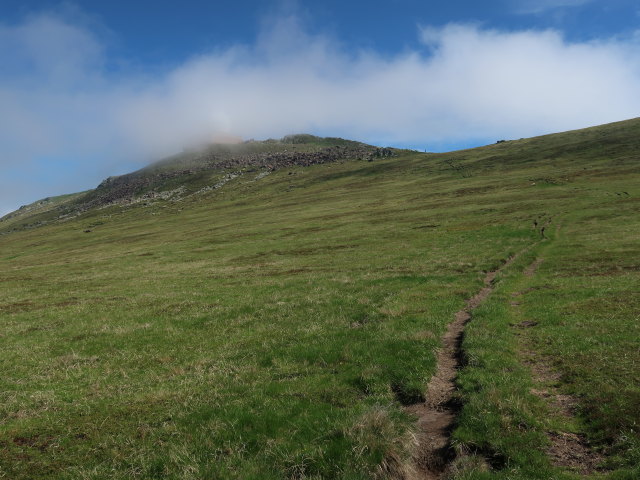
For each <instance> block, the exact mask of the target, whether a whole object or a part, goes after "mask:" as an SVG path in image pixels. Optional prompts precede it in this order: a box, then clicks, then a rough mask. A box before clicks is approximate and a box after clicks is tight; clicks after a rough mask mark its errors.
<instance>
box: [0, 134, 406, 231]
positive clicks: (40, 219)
mask: <svg viewBox="0 0 640 480" xmlns="http://www.w3.org/2000/svg"><path fill="white" fill-rule="evenodd" d="M394 155H395V151H394V150H393V149H391V148H378V147H374V146H371V145H367V144H364V143H360V142H355V141H350V140H344V139H340V138H321V137H316V136H313V135H308V134H298V135H288V136H286V137H284V138H282V139H280V140H272V139H270V140H265V141H254V140H249V141H245V142H242V143H239V144H213V145H209V146H207V147H204V148H201V149H198V150H185V151H184V152H183V153H181V154H178V155H174V156H172V157H169V158H166V159H164V160H160V161H158V162H155V163H152V164H151V165H149V166H147V167H144V168H142V169H140V170H138V171H135V172H132V173H128V174H125V175H120V176H115V177H108V178H106V179H105V180H103V181H102V182H101V183H100V184H99V185H98V186H97V187H96V188H95V189H93V190H90V191H87V192H84V193H81V194H75V195H71V196H70V197H73V198H70V199H69V200H65V201H63V202H61V201H56V202H52V200H50V199H49V198H46V199H43V200H40V201H38V202H34V203H33V204H31V205H28V206H23V207H21V208H20V209H19V210H17V211H15V212H12V213H10V214H8V215H6V216H5V217H3V218H2V219H0V223H3V222H5V221H8V220H12V219H13V221H11V222H10V223H11V226H8V230H6V232H5V233H8V232H9V231H12V230H17V229H23V228H34V227H38V226H41V225H44V224H47V223H50V222H51V221H66V220H70V219H71V218H74V217H76V216H77V215H79V214H81V213H82V212H86V211H88V210H91V209H94V208H104V207H108V206H113V205H120V206H124V205H131V204H134V203H135V204H139V203H142V204H145V205H146V204H147V203H153V202H155V201H160V200H165V201H166V200H171V201H178V200H180V199H181V198H183V197H184V196H187V195H194V194H203V193H206V192H209V191H212V190H216V189H219V188H222V186H224V185H225V184H226V183H227V182H229V181H230V180H233V179H234V178H237V177H238V176H240V175H242V174H243V173H249V172H257V174H256V175H254V178H255V180H258V179H260V178H263V177H264V176H266V175H267V174H269V173H271V172H274V171H277V170H279V169H282V168H292V167H309V166H312V165H319V164H326V163H332V162H339V161H344V160H361V161H362V160H365V161H373V160H375V159H378V158H384V157H391V156H394ZM217 173H219V174H220V175H221V176H220V177H219V178H218V180H210V178H211V176H212V175H213V177H214V179H215V176H216V174H217ZM208 179H209V180H208ZM255 180H254V181H255ZM203 182H204V184H203ZM16 222H19V223H21V224H18V223H16Z"/></svg>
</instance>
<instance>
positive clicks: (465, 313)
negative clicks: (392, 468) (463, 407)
mask: <svg viewBox="0 0 640 480" xmlns="http://www.w3.org/2000/svg"><path fill="white" fill-rule="evenodd" d="M519 255H520V254H518V255H515V256H513V257H511V258H509V260H507V262H505V263H504V264H503V265H502V266H501V267H500V268H498V269H496V270H494V271H491V272H489V273H487V274H486V276H485V277H484V287H483V288H482V289H481V290H480V291H479V292H478V293H477V294H476V295H474V296H473V297H471V298H470V299H469V300H468V301H467V305H466V307H465V308H463V309H462V310H460V311H458V312H457V313H456V314H455V319H454V321H453V322H451V323H450V324H449V326H448V327H447V331H446V333H445V334H444V336H443V337H442V348H441V349H440V350H439V351H438V354H437V367H436V373H435V374H434V376H433V377H432V378H431V380H430V381H429V384H428V386H427V393H426V397H427V400H426V402H425V403H421V404H416V405H412V406H410V407H408V410H409V411H410V412H411V413H414V414H415V415H416V416H417V417H418V422H417V425H418V449H417V454H416V456H415V458H414V462H415V464H414V467H415V470H416V471H417V477H416V478H417V479H419V480H437V479H440V478H442V477H443V476H444V475H445V474H446V471H447V467H448V465H449V464H450V462H451V460H452V459H453V456H454V454H453V451H452V449H451V447H450V445H449V437H450V433H451V430H452V428H453V426H454V421H455V417H456V410H457V407H456V406H455V405H452V403H453V393H454V391H455V389H456V385H455V380H456V376H457V371H458V369H459V368H460V367H461V353H462V352H461V343H462V337H463V332H464V327H465V325H466V324H467V323H468V322H469V321H470V320H471V313H472V312H473V310H474V309H476V308H477V307H478V306H479V305H480V304H481V303H482V302H483V301H484V300H485V299H486V298H487V297H488V296H489V294H490V293H491V291H492V290H493V288H494V287H493V282H494V280H495V278H496V275H497V274H498V273H499V272H500V271H502V270H503V269H504V268H506V267H508V266H509V265H510V264H511V263H513V261H514V260H515V259H516V258H517V257H518V256H519Z"/></svg>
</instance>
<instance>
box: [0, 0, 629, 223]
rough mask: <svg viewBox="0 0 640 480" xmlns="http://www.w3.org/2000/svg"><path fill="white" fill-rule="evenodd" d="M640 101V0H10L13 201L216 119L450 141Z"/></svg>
mask: <svg viewBox="0 0 640 480" xmlns="http://www.w3.org/2000/svg"><path fill="white" fill-rule="evenodd" d="M639 115H640V4H638V2H637V0H487V1H482V2H478V1H476V0H450V1H448V2H442V1H441V0H439V1H431V0H387V1H381V0H369V1H367V2H360V1H351V2H344V1H343V0H341V1H337V0H335V1H334V0H314V1H303V0H298V1H295V0H279V1H264V0H263V1H245V0H236V1H234V2H216V1H204V0H183V1H182V2H169V1H160V0H154V1H150V0H137V1H135V2H131V1H127V2H124V1H118V0H111V1H109V2H104V1H91V0H77V1H75V2H69V1H65V2H55V1H44V0H31V1H30V0H2V2H0V215H3V214H5V213H8V212H10V211H12V210H15V209H16V208H18V207H19V206H20V205H23V204H27V203H30V202H33V201H35V200H37V199H40V198H43V197H47V196H53V195H59V194H63V193H70V192H75V191H82V190H86V189H89V188H94V187H95V186H96V185H97V184H98V183H100V181H101V180H102V179H103V178H105V177H107V176H110V175H117V174H123V173H126V172H128V171H132V170H134V169H137V168H140V167H142V166H144V165H145V164H147V163H149V162H151V161H153V160H157V159H159V158H162V157H164V156H167V155H171V154H174V153H177V152H180V151H182V150H183V149H184V148H185V147H188V146H191V145H198V144H202V143H203V142H208V141H212V140H213V139H215V138H216V137H219V136H221V135H234V136H240V137H242V138H245V139H249V138H255V139H265V138H279V137H282V136H284V135H287V134H290V133H300V132H307V133H313V134H316V135H323V136H325V135H326V136H338V137H344V138H351V139H355V140H360V141H364V142H368V143H371V144H375V145H381V146H396V147H406V148H415V149H418V150H421V151H422V150H428V151H449V150H454V149H459V148H466V147H471V146H478V145H483V144H488V143H493V142H495V141H496V140H499V139H509V138H522V137H529V136H535V135H540V134H545V133H552V132H556V131H564V130H570V129H575V128H582V127H587V126H591V125H598V124H602V123H607V122H612V121H617V120H623V119H627V118H634V117H637V116H639Z"/></svg>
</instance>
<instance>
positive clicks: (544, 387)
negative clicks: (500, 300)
mask: <svg viewBox="0 0 640 480" xmlns="http://www.w3.org/2000/svg"><path fill="white" fill-rule="evenodd" d="M541 262H542V259H537V260H535V261H534V262H533V263H532V264H531V265H529V267H527V268H526V269H525V272H524V273H525V275H527V276H529V277H530V276H532V275H533V274H534V273H535V271H536V269H537V268H538V266H539V265H540V263H541ZM524 293H526V291H525V292H521V293H519V295H522V294H524ZM511 305H512V306H518V305H519V303H516V304H515V305H514V303H513V302H512V304H511ZM535 325H537V322H535V321H532V320H525V321H523V322H520V323H519V324H517V325H516V326H517V327H520V328H530V327H534V326H535ZM524 356H525V360H524V361H525V363H527V364H529V366H530V368H531V376H532V378H533V380H534V382H535V383H536V384H537V385H539V386H540V387H539V388H533V389H531V393H532V394H534V395H535V396H537V397H539V398H541V399H543V400H544V401H545V402H546V403H547V405H549V407H550V408H551V410H552V411H553V413H554V414H555V415H559V416H561V417H565V418H572V417H574V416H575V414H576V410H577V406H578V401H577V399H576V398H574V397H573V396H571V395H566V394H563V393H560V391H559V389H558V387H557V385H559V384H560V382H561V375H560V374H559V373H558V372H557V371H556V370H554V369H553V368H552V367H551V365H550V364H549V363H548V361H547V360H545V359H544V358H542V357H541V356H540V355H539V354H537V353H536V352H533V351H528V352H525V353H524ZM546 435H547V438H548V439H549V443H550V447H549V449H548V450H547V455H548V456H549V459H550V460H551V462H552V463H553V464H554V465H555V466H557V467H562V468H566V469H569V470H571V471H573V472H576V473H580V474H582V475H589V474H592V473H595V472H597V471H598V470H599V465H601V464H602V462H603V460H604V457H603V456H602V455H601V454H599V453H598V452H596V451H594V450H593V449H592V448H591V446H590V445H589V443H588V441H587V439H586V438H585V437H584V436H583V435H579V434H576V433H571V432H551V431H550V432H546Z"/></svg>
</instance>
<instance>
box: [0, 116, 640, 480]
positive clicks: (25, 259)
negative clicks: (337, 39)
mask: <svg viewBox="0 0 640 480" xmlns="http://www.w3.org/2000/svg"><path fill="white" fill-rule="evenodd" d="M639 129H640V123H639V122H638V121H632V122H628V123H622V124H617V125H613V126H605V127H602V128H600V129H595V130H591V131H586V132H583V131H580V132H572V133H567V134H561V135H558V136H551V137H542V138H538V139H528V140H521V141H514V142H507V143H505V144H499V145H495V146H488V147H483V148H481V149H475V150H467V151H463V152H455V154H438V155H425V154H418V153H412V152H401V153H400V155H399V156H397V157H394V158H387V159H380V160H376V161H374V162H366V161H357V160H354V161H346V162H343V163H333V164H325V165H316V166H312V167H307V168H301V167H295V168H291V169H287V170H279V171H275V172H273V173H271V174H270V175H268V176H265V177H263V178H261V179H260V180H259V181H256V180H255V172H254V173H245V174H243V175H241V176H239V177H238V178H235V179H233V180H232V181H229V182H228V183H227V184H225V185H224V187H223V188H220V189H215V190H212V191H210V192H207V193H203V194H202V195H197V196H191V197H185V198H183V199H182V200H180V201H177V200H172V199H167V200H159V201H156V202H153V203H152V204H150V205H146V206H145V205H142V204H134V205H131V206H126V207H109V208H105V209H99V210H93V211H89V212H86V213H84V214H82V215H80V216H79V217H77V218H74V219H71V220H69V221H66V222H62V223H54V224H50V225H47V226H45V227H42V228H37V229H32V230H28V231H18V232H13V233H11V234H8V235H2V236H0V271H1V272H2V275H1V277H0V286H1V288H2V298H1V300H0V316H1V319H2V320H1V323H0V338H1V339H2V342H3V349H2V350H1V351H0V369H1V371H2V372H3V374H2V376H1V377H0V476H1V475H4V476H5V477H7V478H12V479H26V478H62V479H66V478H68V479H71V478H73V479H76V478H83V479H98V478H114V479H118V478H121V479H125V478H126V479H131V478H145V479H146V478H168V479H171V478H174V479H178V478H180V479H189V478H193V479H196V478H197V479H200V478H210V479H216V478H219V479H232V478H237V479H248V478H256V479H257V478H260V479H276V478H297V479H303V478H305V479H320V478H343V479H364V478H387V477H391V478H403V477H404V478H410V476H411V471H410V468H409V467H408V465H410V464H411V462H410V458H411V454H412V451H411V450H412V448H413V447H412V445H413V444H414V436H413V435H414V432H413V424H414V422H413V419H412V418H411V417H410V416H409V415H407V414H406V413H405V412H404V408H403V404H406V403H411V402H415V401H418V400H419V399H420V398H422V396H423V395H424V387H425V385H426V383H427V381H428V379H429V378H430V376H431V375H432V373H433V372H434V370H435V355H434V350H435V349H436V348H437V347H438V346H439V339H440V337H441V335H442V333H443V332H444V329H445V326H446V325H447V323H448V322H450V321H451V320H452V318H453V315H454V313H455V312H456V311H457V310H459V309H460V308H461V307H462V306H463V305H464V303H465V300H466V299H467V298H469V297H470V296H471V295H473V294H474V293H475V292H476V291H477V290H478V289H479V288H480V287H481V285H482V278H483V277H484V272H486V271H488V270H491V269H494V268H495V267H496V266H498V265H500V264H501V263H502V262H504V261H505V259H506V258H508V257H509V256H510V255H512V254H513V253H515V252H518V251H521V250H522V249H523V248H525V247H526V246H529V245H532V244H534V243H535V242H537V241H538V240H539V238H540V234H539V232H538V231H536V230H535V229H533V228H532V222H533V220H535V219H537V220H538V221H539V222H540V224H542V223H543V222H545V221H547V220H548V219H549V218H550V217H553V222H554V223H553V225H557V224H558V222H559V221H562V224H563V228H562V230H561V231H560V232H559V233H557V232H553V228H552V229H551V230H550V231H549V232H548V233H549V236H550V239H549V240H547V241H546V242H543V243H542V244H540V246H538V247H536V248H535V249H533V250H530V251H529V252H528V253H527V254H525V255H523V257H522V258H521V259H520V260H519V263H517V264H515V265H513V266H511V267H510V268H509V270H508V271H507V272H505V273H504V274H503V275H502V276H501V277H500V279H499V284H498V288H497V290H496V292H495V294H494V295H493V296H492V297H491V298H490V300H489V301H488V302H487V303H486V304H485V305H483V306H482V307H480V308H479V309H478V310H477V311H476V312H475V313H474V317H475V318H474V321H473V323H472V324H470V326H469V331H468V333H467V335H466V338H465V345H464V346H465V351H466V355H467V359H468V366H467V368H466V369H465V370H464V372H463V374H462V376H461V378H460V386H461V398H462V399H463V401H464V405H465V406H464V408H463V410H462V412H461V416H460V419H459V424H458V428H457V430H456V432H455V434H454V437H453V439H454V442H455V445H456V447H457V448H458V450H459V451H460V452H466V453H468V454H469V455H467V456H460V457H459V459H458V460H457V465H456V470H455V471H456V472H457V473H456V475H457V477H458V478H560V477H557V475H561V473H558V470H557V469H554V468H553V467H552V466H550V465H549V462H548V460H547V459H546V457H545V455H544V448H545V436H544V431H545V429H548V428H550V427H549V425H550V424H549V422H547V420H546V418H547V416H548V412H547V410H546V409H545V408H546V407H545V405H543V404H542V403H541V402H540V401H538V400H537V399H536V398H535V397H533V396H532V395H531V394H530V393H529V389H530V388H531V386H532V381H531V378H530V375H529V374H528V372H527V368H526V366H525V365H523V363H522V362H521V358H520V356H519V351H521V350H522V349H523V348H525V346H526V348H531V349H533V350H535V351H536V352H539V353H540V354H541V355H545V356H547V357H549V358H550V359H551V361H552V362H553V364H554V365H556V366H557V368H558V369H559V370H560V371H561V372H562V373H563V379H564V380H563V387H562V388H566V389H567V391H570V392H572V393H573V394H575V395H577V396H578V397H579V398H580V405H581V410H580V412H579V416H578V420H577V424H576V426H575V427H574V428H575V429H578V430H580V431H582V432H585V433H586V434H588V435H589V438H591V439H593V441H594V443H595V444H596V445H598V447H599V448H602V449H603V450H604V451H606V452H607V453H608V454H609V464H608V466H609V468H610V469H612V471H614V472H615V473H613V474H612V475H611V478H631V477H629V475H632V473H629V472H633V471H634V470H633V468H634V465H636V464H637V459H638V456H637V455H638V445H639V444H638V438H640V437H638V432H637V410H636V407H635V405H637V385H638V381H637V374H638V369H637V365H638V360H640V359H639V358H638V351H637V346H636V344H635V343H634V342H633V339H634V338H637V332H636V330H635V329H636V327H637V322H636V320H637V308H636V307H637V302H636V298H635V292H634V289H633V285H635V284H637V283H638V282H637V279H638V270H637V265H636V262H635V259H636V258H637V253H638V252H637V245H638V242H637V240H638V239H637V234H636V233H635V232H637V231H639V230H638V229H637V228H636V227H637V223H638V215H637V206H638V201H637V198H639V197H640V191H639V190H638V188H637V186H636V185H638V177H639V175H638V174H639V173H640V172H638V170H637V156H636V153H634V152H637V147H638V145H637V143H638V140H637V139H638V138H640V137H638V135H637V132H638V130H639ZM452 157H454V162H453V163H452V162H451V161H450V160H451V158H452ZM289 172H291V175H289ZM540 179H542V180H540ZM198 181H199V180H198ZM623 191H626V192H628V195H625V196H619V195H616V193H617V192H618V193H619V192H623ZM38 215H44V214H43V213H42V212H39V213H38ZM87 229H90V230H91V232H88V233H85V230H87ZM536 254H540V255H543V256H544V257H545V262H544V263H543V264H542V266H541V268H540V270H539V271H538V273H537V274H536V275H535V276H534V277H532V278H530V279H526V280H523V279H522V276H521V273H520V272H521V271H522V269H523V268H524V266H525V265H526V264H527V262H528V261H529V260H532V259H533V257H534V255H536ZM547 286H550V287H551V288H547ZM537 287H540V288H537ZM543 287H544V288H543ZM527 288H537V289H534V290H531V291H530V292H529V293H527V294H526V295H525V296H523V298H524V300H523V306H522V312H523V313H522V314H523V315H525V316H526V317H527V318H529V317H535V318H536V319H537V320H538V326H537V327H536V328H532V329H528V330H527V331H526V332H523V333H522V335H520V336H517V335H515V333H514V329H513V328H511V327H510V326H509V322H511V321H512V320H513V319H512V318H511V315H512V314H511V313H510V310H509V305H508V300H509V298H510V294H511V292H512V291H515V289H522V290H524V289H527ZM634 312H635V313H634ZM612 371H615V374H614V375H612V374H611V373H610V372H612ZM625 472H626V473H625ZM544 475H547V476H544ZM549 475H552V476H549ZM553 475H556V477H554V476H553ZM567 475H569V474H567ZM625 475H626V477H625Z"/></svg>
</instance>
